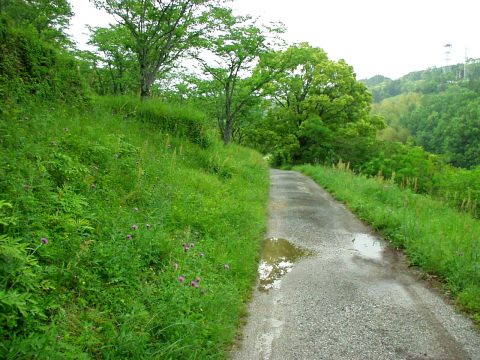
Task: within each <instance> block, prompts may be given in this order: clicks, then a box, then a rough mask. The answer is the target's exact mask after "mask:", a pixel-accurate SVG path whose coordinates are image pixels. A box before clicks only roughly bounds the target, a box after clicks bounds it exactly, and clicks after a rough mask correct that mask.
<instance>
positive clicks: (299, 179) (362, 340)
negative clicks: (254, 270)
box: [232, 170, 480, 360]
mask: <svg viewBox="0 0 480 360" xmlns="http://www.w3.org/2000/svg"><path fill="white" fill-rule="evenodd" d="M271 180H272V188H271V194H270V196H271V200H270V215H269V230H268V237H269V238H270V241H268V242H267V243H266V246H265V249H264V254H263V255H262V257H263V259H262V263H261V266H260V270H259V271H260V281H259V284H258V286H257V287H256V289H255V292H254V295H253V299H252V301H251V304H250V307H249V318H248V320H247V325H246V326H245V328H244V335H243V340H242V341H241V342H240V343H239V345H238V347H237V348H236V349H234V350H233V351H232V359H234V360H255V359H265V360H266V359H272V360H288V359H302V360H303V359H305V360H306V359H348V360H352V359H435V360H439V359H480V334H479V333H478V332H477V331H475V330H474V328H473V325H472V324H471V322H470V321H469V320H468V319H466V318H465V317H464V316H462V315H461V314H458V313H457V312H456V311H455V310H454V308H453V307H452V306H450V305H448V304H447V303H446V302H445V300H444V299H443V297H442V296H441V295H439V294H438V293H437V292H436V291H434V290H432V289H430V287H429V286H428V284H426V283H425V282H423V281H422V280H420V279H419V275H418V274H417V273H415V272H414V271H412V270H410V269H408V268H407V267H406V266H405V262H404V259H403V257H402V255H401V254H399V253H398V252H397V251H393V250H391V249H389V248H387V247H386V246H385V243H384V242H383V241H382V240H381V239H378V238H376V237H375V236H373V235H371V232H370V230H369V229H368V228H367V227H366V226H365V225H364V224H362V223H361V222H360V221H359V220H358V219H356V218H355V217H354V216H353V215H352V214H351V213H350V212H349V211H348V210H347V209H346V208H345V207H344V206H343V205H341V204H339V203H338V202H336V201H334V200H333V199H332V198H331V197H330V195H329V194H328V193H326V192H325V191H324V190H322V189H321V188H320V187H318V186H317V185H316V184H315V183H314V182H313V181H311V180H310V179H308V178H306V177H305V176H303V175H300V174H299V173H296V172H292V171H279V170H272V172H271Z"/></svg>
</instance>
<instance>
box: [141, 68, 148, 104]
mask: <svg viewBox="0 0 480 360" xmlns="http://www.w3.org/2000/svg"><path fill="white" fill-rule="evenodd" d="M140 97H141V98H142V100H147V99H148V98H150V84H149V83H148V79H146V76H145V75H144V74H142V79H141V81H140Z"/></svg>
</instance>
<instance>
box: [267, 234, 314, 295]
mask: <svg viewBox="0 0 480 360" xmlns="http://www.w3.org/2000/svg"><path fill="white" fill-rule="evenodd" d="M307 255H309V252H308V251H305V250H303V249H300V248H298V247H296V246H294V245H292V244H291V243H289V242H288V241H287V240H285V239H278V238H271V239H266V240H265V241H264V243H263V247H262V259H261V260H260V265H259V267H258V272H259V274H260V285H259V287H258V289H259V290H263V291H267V290H270V289H278V288H280V282H281V279H280V278H281V277H282V276H283V275H285V274H287V273H289V272H290V271H291V270H292V268H293V263H294V262H295V261H296V260H298V259H299V258H301V257H304V256H307Z"/></svg>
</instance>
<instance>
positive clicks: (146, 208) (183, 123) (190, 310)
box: [0, 98, 268, 359]
mask: <svg viewBox="0 0 480 360" xmlns="http://www.w3.org/2000/svg"><path fill="white" fill-rule="evenodd" d="M35 106H36V108H35V111H31V110H32V108H30V109H27V108H25V109H24V111H23V114H19V115H17V116H15V117H13V116H12V117H11V118H10V119H9V120H8V121H6V120H4V119H3V118H2V120H1V121H0V132H1V134H2V137H1V140H0V150H1V151H0V199H2V201H1V202H0V204H1V205H0V207H1V209H0V214H1V216H0V218H1V222H0V224H1V225H0V229H1V233H0V286H1V287H0V308H1V315H0V321H1V332H0V343H1V344H2V345H1V346H0V357H1V358H7V359H8V358H12V359H13V358H15V359H27V358H36V357H40V358H42V357H45V358H47V357H48V358H82V359H88V358H137V359H141V358H145V359H150V358H181V359H189V358H191V359H195V358H197V359H204V358H211V359H215V358H224V357H225V356H226V352H227V350H228V345H229V344H230V343H231V342H232V340H233V337H234V335H235V332H236V328H237V325H238V322H239V316H240V313H241V312H242V310H243V306H244V301H245V300H246V298H247V297H248V294H249V292H250V288H251V284H252V281H253V280H254V277H255V274H256V261H255V260H256V256H257V251H258V247H259V245H260V240H261V238H262V237H263V233H264V231H265V215H266V203H267V197H268V172H267V166H266V164H265V163H264V162H263V160H262V159H261V157H260V156H259V155H258V154H256V153H254V152H252V151H249V150H246V149H244V148H240V147H237V146H233V145H232V146H229V147H225V146H223V145H221V144H219V143H218V142H215V141H213V140H211V142H210V143H209V144H208V146H205V144H204V143H203V140H204V138H203V136H204V134H203V133H201V134H200V135H198V133H196V131H197V130H199V129H202V127H201V126H203V125H201V126H199V125H198V124H203V118H202V115H201V114H200V113H198V112H197V111H193V110H191V109H186V108H182V107H179V106H169V105H166V104H159V103H155V102H154V101H148V102H143V103H140V102H139V101H137V100H134V99H127V98H113V99H112V98H110V99H109V98H106V99H98V100H95V103H94V106H93V107H90V108H88V109H85V111H78V110H68V111H67V110H66V109H65V108H58V109H54V108H52V107H51V106H48V108H40V107H38V105H35ZM28 110H30V111H28ZM27 114H28V115H27ZM196 129H197V130H196ZM190 131H192V133H191V134H190ZM199 131H200V130H199ZM206 135H208V132H207V134H206ZM42 238H44V239H47V241H48V242H46V241H45V240H44V241H43V242H42ZM184 243H185V247H184V246H183V244H184ZM187 246H188V248H189V249H188V251H186V247H187ZM225 264H228V268H226V267H225V266H224V265H225ZM180 276H183V277H185V279H186V280H185V283H180V282H179V280H178V279H179V277H180ZM197 277H200V278H201V280H197ZM191 281H195V284H197V285H198V286H199V288H196V287H194V286H190V282H191ZM39 354H40V355H39Z"/></svg>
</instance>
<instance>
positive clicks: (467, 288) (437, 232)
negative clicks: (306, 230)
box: [295, 165, 480, 323]
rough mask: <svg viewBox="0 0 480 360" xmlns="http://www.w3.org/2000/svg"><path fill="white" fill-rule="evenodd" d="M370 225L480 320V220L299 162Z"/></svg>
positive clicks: (378, 183) (391, 187)
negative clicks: (440, 283) (444, 285)
mask: <svg viewBox="0 0 480 360" xmlns="http://www.w3.org/2000/svg"><path fill="white" fill-rule="evenodd" d="M295 169H296V170H299V171H301V172H303V173H304V174H306V175H308V176H310V177H311V178H312V179H314V180H315V181H316V182H317V183H319V184H320V185H321V186H323V187H325V188H326V189H327V190H328V191H330V192H331V193H332V194H333V196H335V197H336V198H337V199H339V200H341V201H343V202H345V203H346V204H347V205H348V206H349V208H350V209H352V211H354V212H355V213H356V214H358V215H359V217H360V218H361V219H363V220H365V221H366V222H368V223H370V224H372V226H373V228H374V229H375V230H379V231H380V232H381V233H382V234H384V235H385V237H386V238H387V239H389V240H390V241H391V242H392V244H393V245H394V246H396V247H400V248H403V249H404V250H405V252H406V254H407V255H408V259H409V261H410V263H411V264H412V265H415V266H419V267H421V268H422V269H423V270H425V271H427V272H428V273H430V274H435V275H437V276H439V277H440V278H441V279H442V280H443V281H445V283H446V286H447V290H448V291H450V292H451V293H452V295H453V296H454V298H455V299H456V300H457V302H458V304H459V305H460V306H461V307H462V308H463V309H465V310H466V311H468V312H470V313H471V314H472V315H473V317H474V319H475V320H476V321H477V323H478V322H480V235H479V234H480V221H479V220H477V219H474V218H472V217H471V215H469V214H465V213H460V212H458V211H456V210H454V209H452V208H451V207H449V206H447V205H445V204H444V203H442V202H440V201H438V200H433V199H431V198H430V197H429V196H426V195H419V194H414V193H413V192H411V191H410V190H401V189H400V188H399V187H398V186H397V185H395V184H394V183H393V181H385V180H381V179H374V178H367V177H365V176H358V175H354V174H353V173H352V172H350V171H347V170H346V169H345V167H343V168H341V167H340V168H326V167H321V166H310V165H305V166H298V167H296V168H295Z"/></svg>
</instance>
